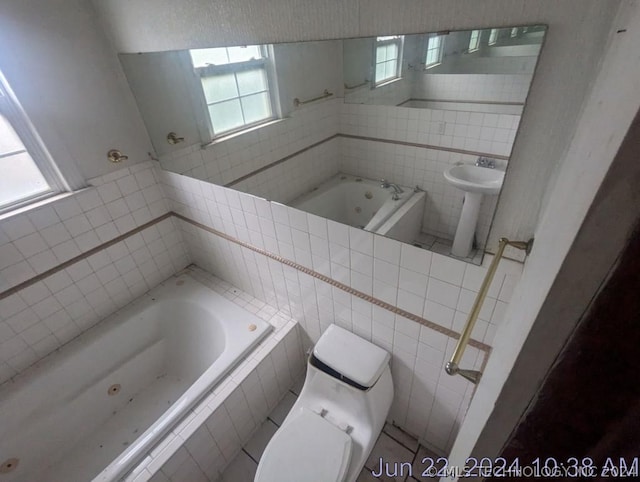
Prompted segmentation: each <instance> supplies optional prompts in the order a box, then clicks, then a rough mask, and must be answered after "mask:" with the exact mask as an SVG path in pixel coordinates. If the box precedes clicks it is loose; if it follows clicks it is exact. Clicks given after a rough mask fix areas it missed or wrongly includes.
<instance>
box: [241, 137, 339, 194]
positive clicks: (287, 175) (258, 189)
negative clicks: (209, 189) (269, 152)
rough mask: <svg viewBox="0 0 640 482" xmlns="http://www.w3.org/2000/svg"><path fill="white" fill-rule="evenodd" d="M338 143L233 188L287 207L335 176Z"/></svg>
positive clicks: (331, 143) (313, 150) (265, 172)
mask: <svg viewBox="0 0 640 482" xmlns="http://www.w3.org/2000/svg"><path fill="white" fill-rule="evenodd" d="M339 159H340V139H338V138H335V137H334V138H333V139H331V140H330V141H327V142H324V143H322V144H320V145H318V146H316V147H313V148H311V149H309V150H307V151H304V152H302V153H301V154H298V155H297V156H294V157H292V158H291V159H288V160H287V161H285V162H282V163H280V164H278V165H276V166H273V167H271V168H270V169H267V170H265V171H263V172H261V173H259V174H256V175H255V176H251V177H250V178H248V179H246V180H244V181H242V182H239V183H238V184H235V185H234V186H233V188H234V189H237V190H238V191H242V192H247V193H250V194H253V195H255V196H260V197H264V198H265V199H269V200H271V201H278V202H281V203H288V202H289V201H292V200H293V199H295V198H297V197H298V196H301V195H302V194H303V193H305V192H307V191H309V190H311V189H312V188H314V187H316V186H318V185H319V184H321V183H322V182H324V181H325V180H327V179H329V178H330V177H331V176H333V175H335V174H337V173H338V170H339V167H338V165H339Z"/></svg>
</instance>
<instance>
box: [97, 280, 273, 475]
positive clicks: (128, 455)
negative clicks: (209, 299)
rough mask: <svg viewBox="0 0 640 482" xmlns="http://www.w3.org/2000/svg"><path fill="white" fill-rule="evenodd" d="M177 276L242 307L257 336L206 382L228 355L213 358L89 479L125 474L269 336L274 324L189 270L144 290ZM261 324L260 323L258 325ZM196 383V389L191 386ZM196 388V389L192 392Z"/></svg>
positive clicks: (163, 286)
mask: <svg viewBox="0 0 640 482" xmlns="http://www.w3.org/2000/svg"><path fill="white" fill-rule="evenodd" d="M180 277H186V278H189V279H190V280H191V281H192V282H195V283H196V284H197V285H198V288H199V289H202V288H204V289H206V290H208V291H210V292H212V293H213V294H214V295H213V298H220V299H222V300H224V302H225V303H230V304H231V305H227V306H233V309H234V310H235V309H239V310H243V311H244V312H245V314H244V316H245V318H244V319H247V318H250V319H251V321H252V322H253V323H255V324H256V325H257V326H258V330H261V331H260V333H259V334H258V337H257V338H256V339H255V340H253V342H252V343H251V344H249V345H248V346H247V347H246V348H245V349H244V350H242V352H240V353H239V354H238V355H237V356H235V360H232V362H231V363H226V367H225V368H224V369H223V370H222V372H220V374H219V375H218V376H217V379H216V381H215V383H212V382H207V383H205V381H204V380H203V379H204V378H206V376H207V375H208V374H209V375H210V373H209V371H210V370H211V368H212V367H213V366H214V365H215V364H216V363H217V362H218V361H221V360H224V359H225V357H230V354H229V352H223V353H222V354H221V355H220V357H219V358H217V359H216V360H215V361H214V362H213V363H212V364H211V365H210V366H209V367H208V368H207V369H205V371H204V372H203V373H202V374H201V375H200V376H199V377H198V378H197V379H196V380H195V381H194V382H193V383H192V384H191V385H190V386H189V387H188V388H187V389H186V390H185V392H184V393H183V394H182V395H180V397H179V398H178V399H177V400H176V401H175V402H174V403H173V404H172V405H171V406H170V407H169V408H168V409H167V410H166V411H165V412H163V413H162V415H160V417H159V418H158V419H157V420H156V421H155V422H154V423H153V424H151V425H150V426H149V427H148V428H147V429H146V430H145V431H144V432H143V433H142V434H140V436H139V437H138V438H137V439H136V440H135V441H134V442H133V443H131V445H129V446H128V447H127V448H126V449H125V450H123V451H122V452H120V453H119V454H118V456H117V457H116V458H115V459H113V460H112V461H111V462H110V463H109V465H107V466H106V467H105V468H104V469H103V470H101V471H100V472H99V473H98V474H96V476H95V477H94V478H93V479H92V482H112V481H113V482H115V481H118V480H120V479H121V478H122V477H124V476H126V474H127V473H128V472H130V471H131V470H133V469H134V468H135V467H136V465H137V464H139V463H140V462H141V461H142V460H143V459H144V457H145V455H146V454H148V453H149V452H150V451H151V450H153V449H154V447H156V446H157V445H159V444H160V443H161V442H162V440H163V438H164V437H165V436H166V435H167V434H169V433H170V432H171V431H172V429H173V428H174V427H175V426H177V425H178V424H180V422H181V421H182V420H184V419H185V418H186V417H188V415H189V412H190V410H191V409H192V408H193V407H194V406H196V405H197V404H198V403H199V402H200V401H202V400H203V399H204V398H205V397H206V396H207V395H208V394H209V393H210V392H211V391H213V390H215V389H216V388H217V387H218V386H219V385H220V384H221V383H222V382H224V381H225V379H226V378H227V377H228V375H229V373H231V372H232V371H233V370H234V369H235V368H236V367H237V366H238V365H240V364H241V363H242V362H243V360H245V359H246V358H247V355H248V354H249V353H251V352H253V351H255V350H256V349H257V348H258V347H259V346H260V343H261V342H262V341H263V340H264V339H265V338H266V337H267V336H269V334H270V333H272V332H273V330H274V327H273V325H271V324H270V323H268V322H267V321H264V320H262V319H260V318H258V317H257V316H256V315H254V314H253V313H251V312H249V311H247V310H246V309H245V308H243V307H242V306H240V305H237V304H236V303H234V302H233V301H231V300H229V299H227V298H226V297H224V296H223V295H222V294H220V293H218V292H217V291H215V290H214V289H213V288H211V287H209V286H207V285H206V284H205V283H203V282H202V281H201V280H199V279H197V278H196V277H194V276H192V273H190V272H189V271H187V270H185V271H182V272H180V273H177V274H175V275H174V276H172V277H171V278H169V279H167V280H165V281H164V282H163V283H161V284H160V285H158V286H157V287H156V288H154V289H152V290H151V291H149V293H148V294H152V293H154V294H155V292H157V291H161V290H168V283H169V282H171V281H172V280H177V279H178V278H180ZM261 325H264V326H262V327H261ZM196 386H197V388H198V389H197V390H196V389H195V388H194V387H196ZM194 392H196V393H194Z"/></svg>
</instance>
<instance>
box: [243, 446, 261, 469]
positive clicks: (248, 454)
mask: <svg viewBox="0 0 640 482" xmlns="http://www.w3.org/2000/svg"><path fill="white" fill-rule="evenodd" d="M240 450H241V451H242V452H244V453H245V454H247V456H248V457H249V458H250V459H251V460H253V461H254V462H255V464H256V465H258V461H257V460H256V459H254V458H253V457H252V455H251V454H250V453H249V452H247V451H246V450H245V449H244V447H242V449H240Z"/></svg>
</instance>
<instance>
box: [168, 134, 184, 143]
mask: <svg viewBox="0 0 640 482" xmlns="http://www.w3.org/2000/svg"><path fill="white" fill-rule="evenodd" d="M167 142H168V143H169V144H179V143H180V142H184V137H178V134H176V133H175V132H169V133H168V134H167Z"/></svg>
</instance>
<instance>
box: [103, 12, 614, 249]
mask: <svg viewBox="0 0 640 482" xmlns="http://www.w3.org/2000/svg"><path fill="white" fill-rule="evenodd" d="M94 4H95V6H96V8H97V10H98V11H99V12H100V15H101V17H102V19H103V21H104V22H105V25H106V28H107V31H108V32H109V33H110V35H111V36H112V38H113V39H114V42H115V45H116V49H117V50H118V51H121V52H137V51H150V50H172V49H177V48H187V47H205V46H211V45H234V44H243V43H255V42H257V43H272V42H285V41H286V42H291V41H298V40H317V39H330V38H344V37H357V36H372V35H380V34H385V33H386V34H390V33H412V32H425V31H430V32H434V31H440V30H461V29H472V28H489V27H495V26H496V25H522V24H546V25H548V27H549V30H548V34H547V37H546V40H545V46H544V48H543V52H542V56H541V58H540V62H539V75H538V76H537V78H536V79H535V80H534V83H533V85H532V89H531V93H530V96H529V100H530V105H529V107H528V108H527V110H526V112H525V114H524V117H523V124H522V126H523V133H522V135H520V136H519V137H518V139H517V141H516V145H515V147H514V153H513V159H512V163H511V169H510V172H509V174H508V176H507V180H506V184H505V190H504V191H503V193H502V194H501V202H500V205H499V208H498V212H497V214H496V217H495V229H494V230H493V232H492V238H491V239H492V243H491V244H493V243H494V242H495V241H496V240H497V238H498V237H499V236H505V235H508V236H510V237H513V238H528V237H530V236H531V235H532V234H533V233H534V231H535V227H536V224H537V220H538V213H539V210H540V206H541V204H542V200H543V193H544V192H545V187H546V185H547V183H548V181H549V179H550V178H551V173H552V172H553V169H554V166H555V165H556V164H557V163H558V162H559V161H560V160H561V159H562V158H563V154H564V152H565V150H566V149H567V146H568V144H569V141H570V139H571V136H572V133H573V130H574V128H575V122H576V119H577V116H578V114H579V112H580V109H581V105H582V102H583V101H584V98H585V95H586V93H587V89H588V87H589V85H590V82H591V81H592V79H593V77H594V74H595V71H596V68H597V66H598V64H599V61H600V56H601V54H602V51H603V48H604V39H605V38H606V34H607V32H608V30H609V28H610V24H611V20H612V18H613V16H614V15H615V12H616V10H617V7H618V5H619V4H620V1H619V0H605V1H600V0H589V1H582V0H572V1H565V2H556V1H553V0H534V1H531V0H528V1H524V0H520V1H511V0H492V1H490V2H484V3H483V4H482V6H478V5H476V4H475V3H474V2H472V1H471V0H454V1H447V2H444V1H439V0H432V1H429V2H427V3H425V2H424V1H423V0H407V1H405V2H404V3H403V7H402V8H398V5H397V4H395V3H393V2H388V1H386V0H373V1H370V0H366V1H365V0H362V1H358V0H353V1H349V2H343V1H339V0H325V1H323V2H313V3H312V4H311V3H308V2H300V1H297V0H279V1H276V2H269V3H264V2H258V1H256V0H241V1H238V2H234V3H233V4H232V5H231V4H229V3H227V2H209V1H205V0H190V1H188V2H183V3H182V4H181V8H180V12H179V14H178V13H176V12H175V7H174V5H173V4H172V3H171V2H170V1H168V0H162V1H150V0H135V1H130V0H108V1H96V2H94ZM167 12H174V14H173V15H167ZM252 19H259V21H253V20H252ZM212 25H215V26H216V28H215V29H214V28H211V26H212Z"/></svg>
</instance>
